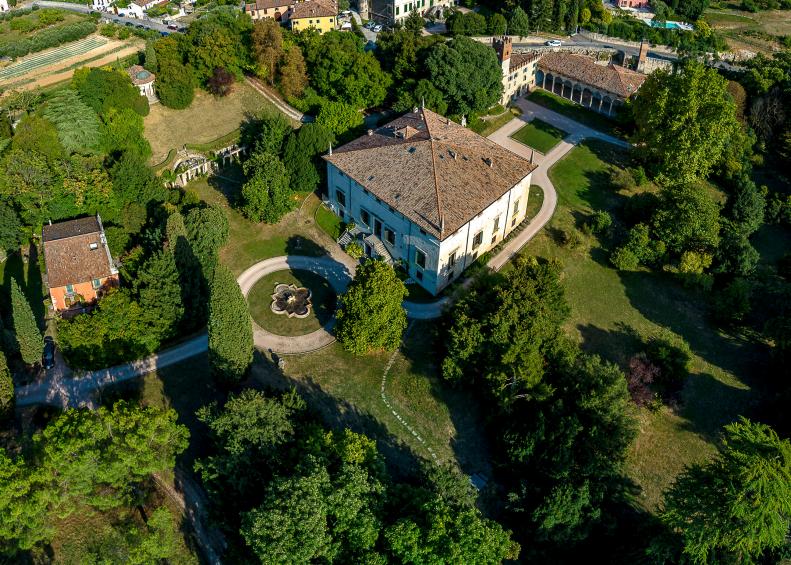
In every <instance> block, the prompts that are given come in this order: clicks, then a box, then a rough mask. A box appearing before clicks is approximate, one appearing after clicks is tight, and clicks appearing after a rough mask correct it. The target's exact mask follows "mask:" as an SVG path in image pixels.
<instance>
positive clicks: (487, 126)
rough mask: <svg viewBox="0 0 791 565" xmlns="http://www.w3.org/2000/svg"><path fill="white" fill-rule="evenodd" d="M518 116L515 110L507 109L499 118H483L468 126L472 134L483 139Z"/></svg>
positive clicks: (517, 111)
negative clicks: (478, 135) (476, 134)
mask: <svg viewBox="0 0 791 565" xmlns="http://www.w3.org/2000/svg"><path fill="white" fill-rule="evenodd" d="M518 115H519V110H518V109H517V108H509V109H508V110H507V111H506V112H503V113H502V114H500V115H499V116H485V119H481V120H476V121H475V122H473V123H472V124H471V126H470V129H472V130H473V131H474V132H476V133H478V134H480V135H482V136H483V137H486V136H489V135H491V134H493V133H494V132H496V131H497V130H498V129H500V128H501V127H503V126H504V125H505V124H507V123H508V122H510V121H511V120H513V119H514V118H515V117H516V116H518Z"/></svg>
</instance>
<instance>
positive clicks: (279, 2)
mask: <svg viewBox="0 0 791 565" xmlns="http://www.w3.org/2000/svg"><path fill="white" fill-rule="evenodd" d="M295 1H296V0H256V1H255V2H253V3H250V4H245V6H246V9H247V10H250V11H252V10H268V9H269V8H286V9H288V8H289V7H290V6H291V5H292V4H294V2H295Z"/></svg>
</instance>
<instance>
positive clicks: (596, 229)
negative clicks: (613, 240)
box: [585, 210, 612, 234]
mask: <svg viewBox="0 0 791 565" xmlns="http://www.w3.org/2000/svg"><path fill="white" fill-rule="evenodd" d="M585 225H586V226H588V231H590V232H591V233H593V234H602V233H605V232H607V231H608V230H609V229H610V228H611V227H612V217H611V216H610V214H608V213H607V212H605V211H604V210H598V211H596V212H594V213H593V215H592V216H591V218H590V220H589V221H588V223H586V224H585Z"/></svg>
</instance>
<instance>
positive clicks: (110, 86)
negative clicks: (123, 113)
mask: <svg viewBox="0 0 791 565" xmlns="http://www.w3.org/2000/svg"><path fill="white" fill-rule="evenodd" d="M71 84H72V86H73V87H74V88H75V89H76V90H77V92H79V93H80V98H81V99H82V101H83V102H84V103H85V104H87V105H88V106H90V107H91V108H93V109H94V111H95V112H96V113H97V114H99V116H101V117H104V116H105V115H106V114H107V112H109V111H110V109H111V108H115V109H116V110H123V109H128V110H134V111H135V112H136V113H137V114H140V115H141V116H146V115H148V110H149V108H148V99H147V98H146V97H145V96H141V95H140V91H139V90H138V89H137V87H136V86H134V85H133V84H132V81H131V80H129V77H128V76H127V74H126V73H125V72H123V71H116V70H106V69H101V68H92V69H89V68H87V67H83V68H81V69H77V70H76V71H75V72H74V76H73V77H72V80H71Z"/></svg>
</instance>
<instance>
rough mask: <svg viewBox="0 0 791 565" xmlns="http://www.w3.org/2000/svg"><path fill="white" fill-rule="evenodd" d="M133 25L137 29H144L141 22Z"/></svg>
mask: <svg viewBox="0 0 791 565" xmlns="http://www.w3.org/2000/svg"><path fill="white" fill-rule="evenodd" d="M135 27H136V28H137V29H146V26H144V25H143V24H137V25H136V26H135Z"/></svg>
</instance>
